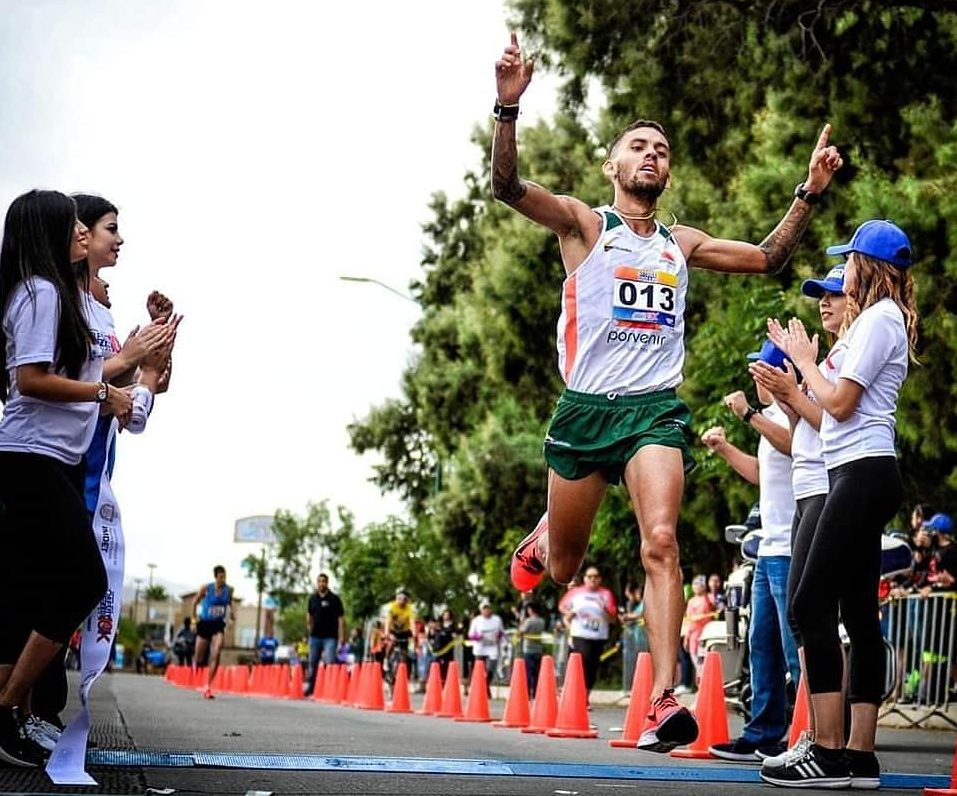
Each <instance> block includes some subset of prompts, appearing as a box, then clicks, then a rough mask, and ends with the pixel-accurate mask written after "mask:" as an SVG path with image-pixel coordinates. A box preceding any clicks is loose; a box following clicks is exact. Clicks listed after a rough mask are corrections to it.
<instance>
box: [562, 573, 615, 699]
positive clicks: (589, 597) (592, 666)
mask: <svg viewBox="0 0 957 796" xmlns="http://www.w3.org/2000/svg"><path fill="white" fill-rule="evenodd" d="M558 610H559V611H560V612H561V614H562V617H563V619H564V621H565V625H566V627H568V628H569V633H570V635H571V640H572V651H574V652H580V653H581V656H582V666H583V668H584V670H585V688H586V689H587V690H588V693H589V694H591V690H592V687H593V686H594V685H595V678H596V677H597V676H598V664H599V663H601V653H602V651H603V650H604V648H605V642H607V641H608V631H609V629H610V627H611V623H612V622H617V621H618V605H617V604H616V603H615V595H614V594H612V593H611V591H609V590H608V589H606V588H605V587H604V586H602V585H601V573H600V572H599V571H598V569H597V567H588V569H586V570H585V582H584V584H583V585H581V586H576V587H575V588H573V589H569V590H568V591H567V592H565V596H564V597H562V600H561V602H560V603H559V604H558Z"/></svg>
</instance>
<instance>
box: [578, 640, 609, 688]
mask: <svg viewBox="0 0 957 796" xmlns="http://www.w3.org/2000/svg"><path fill="white" fill-rule="evenodd" d="M604 649H605V640H604V639H600V638H580V637H579V636H572V650H573V651H575V652H580V653H581V656H582V668H583V669H584V670H585V688H586V689H587V690H589V691H591V690H592V688H594V687H595V680H596V679H597V678H598V665H599V664H600V663H601V653H602V650H604Z"/></svg>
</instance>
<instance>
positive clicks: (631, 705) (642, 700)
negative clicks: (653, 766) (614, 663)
mask: <svg viewBox="0 0 957 796" xmlns="http://www.w3.org/2000/svg"><path fill="white" fill-rule="evenodd" d="M653 681H654V672H653V671H652V666H651V653H650V652H640V653H638V661H637V662H636V664H635V676H634V677H632V678H631V698H630V699H629V700H628V712H627V713H626V714H625V729H624V730H623V731H622V734H621V738H614V739H612V740H610V741H609V742H608V745H609V746H612V747H615V748H616V749H634V748H635V744H636V743H638V739H639V738H640V737H641V731H642V729H643V728H644V726H645V717H646V716H647V715H648V707H649V705H650V704H651V686H652V683H653Z"/></svg>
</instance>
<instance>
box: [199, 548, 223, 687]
mask: <svg viewBox="0 0 957 796" xmlns="http://www.w3.org/2000/svg"><path fill="white" fill-rule="evenodd" d="M213 578H215V580H214V581H213V582H212V583H207V584H206V585H205V586H200V587H199V591H197V592H196V599H195V600H193V613H194V614H196V618H197V619H198V621H197V623H196V665H197V666H200V665H202V663H203V661H204V660H206V652H207V650H208V651H209V662H208V664H207V669H206V686H205V688H203V697H204V698H205V699H212V698H213V690H212V685H213V678H214V677H215V676H216V670H217V669H218V668H219V653H220V652H221V651H222V649H223V634H224V633H225V632H226V622H227V620H230V619H232V613H233V587H232V586H229V585H228V584H227V583H226V569H225V568H224V567H221V566H219V565H217V566H215V567H213ZM197 606H199V612H198V613H197V611H196V608H197Z"/></svg>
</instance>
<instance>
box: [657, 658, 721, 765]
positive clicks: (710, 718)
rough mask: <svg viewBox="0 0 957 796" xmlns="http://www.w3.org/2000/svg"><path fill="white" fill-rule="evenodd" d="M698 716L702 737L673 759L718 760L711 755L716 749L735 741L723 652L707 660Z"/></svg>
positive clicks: (703, 670) (699, 689)
mask: <svg viewBox="0 0 957 796" xmlns="http://www.w3.org/2000/svg"><path fill="white" fill-rule="evenodd" d="M695 714H696V716H697V720H698V737H697V738H696V739H695V740H694V742H693V743H691V744H689V745H688V746H683V747H681V748H680V749H675V750H674V751H672V752H671V756H672V757H680V758H685V759H687V758H690V759H692V760H706V759H710V758H713V757H714V755H713V754H711V752H710V751H709V750H710V748H711V747H712V746H714V745H715V744H719V743H728V741H730V740H731V731H730V728H729V726H728V709H727V707H726V706H725V703H724V674H723V672H722V667H721V653H719V652H709V653H708V654H707V655H706V656H705V659H704V668H703V669H702V671H701V684H700V686H699V688H698V701H697V702H696V703H695Z"/></svg>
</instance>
